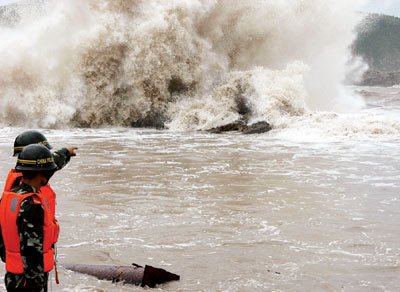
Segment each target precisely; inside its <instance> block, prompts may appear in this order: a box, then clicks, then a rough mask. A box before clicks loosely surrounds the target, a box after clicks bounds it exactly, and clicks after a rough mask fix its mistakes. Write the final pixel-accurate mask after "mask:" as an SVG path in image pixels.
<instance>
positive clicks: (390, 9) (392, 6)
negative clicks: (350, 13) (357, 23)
mask: <svg viewBox="0 0 400 292" xmlns="http://www.w3.org/2000/svg"><path fill="white" fill-rule="evenodd" d="M366 2H367V3H366V4H364V6H363V7H361V8H360V10H362V11H365V12H375V13H383V14H388V15H394V16H397V17H400V0H367V1H366Z"/></svg>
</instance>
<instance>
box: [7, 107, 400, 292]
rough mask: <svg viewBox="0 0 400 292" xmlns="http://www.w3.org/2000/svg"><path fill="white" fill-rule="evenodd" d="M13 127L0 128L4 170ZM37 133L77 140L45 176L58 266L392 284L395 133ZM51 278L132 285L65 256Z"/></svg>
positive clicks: (87, 284) (399, 232) (396, 286)
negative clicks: (88, 272)
mask: <svg viewBox="0 0 400 292" xmlns="http://www.w3.org/2000/svg"><path fill="white" fill-rule="evenodd" d="M371 104H372V105H371V106H370V110H375V111H377V110H384V103H383V102H381V103H380V104H381V106H379V109H377V108H378V106H377V104H378V103H375V104H374V103H371ZM392 105H393V104H392ZM391 108H392V109H397V108H396V106H392V107H391ZM392 114H396V112H394V113H393V112H392ZM335 122H336V120H335ZM337 123H339V122H337ZM340 124H342V121H340ZM351 124H352V123H349V125H351ZM23 130H24V129H21V128H4V129H2V130H0V137H1V138H2V139H1V143H0V155H1V157H2V159H1V161H2V163H1V164H0V172H1V173H2V175H3V177H4V178H5V177H6V174H7V172H8V170H9V169H10V167H12V166H13V164H14V162H15V158H12V157H11V150H12V143H13V140H14V138H15V136H16V135H17V134H19V133H20V132H22V131H23ZM43 131H44V133H45V134H46V135H47V137H48V139H49V140H50V142H51V144H53V146H55V148H58V147H62V146H65V145H77V146H78V147H79V155H78V156H77V157H76V158H73V159H72V161H71V162H70V164H69V165H68V166H67V167H66V168H65V169H63V170H62V171H60V172H59V173H57V174H56V175H55V176H54V177H53V178H52V181H51V183H52V185H53V188H54V189H55V190H56V192H57V195H58V205H57V213H58V218H59V221H60V223H61V227H62V231H61V238H60V241H59V245H58V258H59V262H60V264H61V265H62V263H87V264H110V265H130V264H131V263H138V264H150V265H153V266H156V267H161V268H164V269H167V270H169V271H171V272H174V273H177V274H180V275H181V281H179V282H173V283H169V284H166V285H161V286H159V287H158V288H157V289H156V291H157V290H162V291H400V276H399V275H400V243H399V242H400V225H399V222H400V183H399V181H400V147H399V146H398V145H399V142H400V140H399V138H398V136H396V135H394V136H390V137H389V136H374V137H371V135H369V136H368V135H366V136H365V137H364V138H360V137H349V136H348V135H342V136H334V135H333V134H332V137H333V138H332V137H331V139H323V138H321V139H319V140H318V139H315V137H314V139H313V141H309V140H310V139H309V137H308V138H307V139H304V140H307V141H301V137H302V136H301V135H302V134H301V133H298V135H300V136H298V137H297V138H296V139H289V138H288V137H286V138H284V137H282V131H281V130H278V131H277V132H278V133H277V132H274V131H273V132H271V133H267V134H263V135H254V136H243V135H239V134H224V135H213V134H207V133H199V132H197V133H196V132H195V133H176V132H168V131H155V130H143V129H142V130H141V129H139V130H138V129H124V128H109V129H65V130H43ZM299 131H300V130H299ZM289 132H290V131H289ZM288 135H289V134H288ZM290 135H292V134H290ZM0 272H2V273H3V272H4V267H3V266H2V268H1V271H0ZM53 278H54V277H53ZM60 279H61V285H59V286H56V285H55V284H54V281H52V284H51V285H50V286H51V287H50V288H51V290H52V291H142V288H138V287H134V286H122V285H120V284H118V285H115V284H112V283H108V282H104V281H99V280H97V279H95V278H92V277H89V276H85V275H81V274H77V273H73V272H69V271H66V270H65V269H63V268H62V267H61V268H60ZM0 288H1V289H3V290H4V285H2V286H1V287H0Z"/></svg>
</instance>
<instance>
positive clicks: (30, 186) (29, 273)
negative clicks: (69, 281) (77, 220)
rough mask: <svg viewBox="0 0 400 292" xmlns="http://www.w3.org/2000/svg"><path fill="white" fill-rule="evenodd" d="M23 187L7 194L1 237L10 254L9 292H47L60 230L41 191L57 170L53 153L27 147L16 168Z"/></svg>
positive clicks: (3, 202) (0, 212)
mask: <svg viewBox="0 0 400 292" xmlns="http://www.w3.org/2000/svg"><path fill="white" fill-rule="evenodd" d="M15 169H16V170H17V171H19V172H21V173H22V183H21V184H19V185H16V186H14V187H13V188H12V189H11V191H5V192H4V193H3V196H2V199H1V203H0V224H1V233H2V236H3V240H4V245H5V250H6V256H5V260H6V271H7V273H6V276H5V284H6V288H7V291H30V292H45V291H47V279H48V272H50V271H51V270H52V269H53V267H54V261H55V260H54V244H55V243H56V242H57V239H58V232H59V226H58V224H57V221H56V220H55V218H54V213H53V212H52V210H51V208H50V205H49V204H48V202H47V200H46V197H45V196H44V195H43V194H42V193H41V192H40V189H41V188H42V187H43V186H45V185H47V183H48V182H49V180H50V178H51V176H52V175H53V174H54V172H55V171H56V170H57V165H56V164H55V163H54V158H53V155H52V153H51V152H50V150H49V149H47V148H46V147H45V146H43V145H38V144H32V145H29V146H26V147H25V148H24V149H23V150H22V152H21V153H20V154H19V156H18V160H17V165H16V168H15Z"/></svg>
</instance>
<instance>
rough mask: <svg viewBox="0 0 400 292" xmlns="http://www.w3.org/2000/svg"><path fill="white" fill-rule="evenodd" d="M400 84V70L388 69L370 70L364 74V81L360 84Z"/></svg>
mask: <svg viewBox="0 0 400 292" xmlns="http://www.w3.org/2000/svg"><path fill="white" fill-rule="evenodd" d="M399 84H400V71H397V72H387V71H378V70H370V71H367V72H366V73H365V74H364V76H363V79H362V81H361V82H360V83H359V84H358V85H361V86H382V87H391V86H394V85H399Z"/></svg>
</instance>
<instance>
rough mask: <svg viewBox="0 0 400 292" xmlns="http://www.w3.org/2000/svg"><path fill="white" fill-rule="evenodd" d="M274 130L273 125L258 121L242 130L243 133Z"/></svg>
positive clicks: (259, 132)
mask: <svg viewBox="0 0 400 292" xmlns="http://www.w3.org/2000/svg"><path fill="white" fill-rule="evenodd" d="M271 130H272V127H271V125H270V124H269V123H267V122H258V123H255V124H252V125H249V126H246V127H245V128H244V129H243V130H242V131H241V132H242V133H243V134H261V133H266V132H269V131H271Z"/></svg>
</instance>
